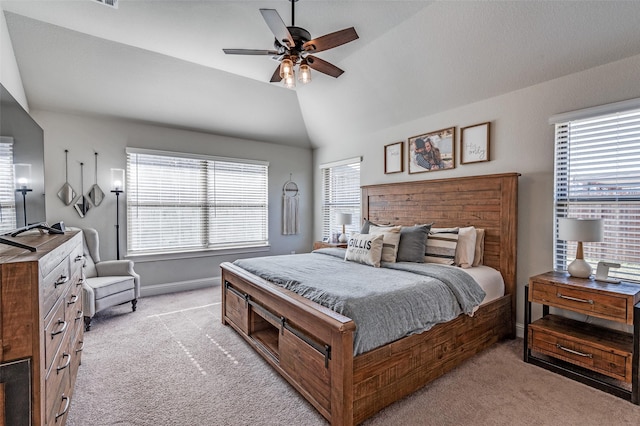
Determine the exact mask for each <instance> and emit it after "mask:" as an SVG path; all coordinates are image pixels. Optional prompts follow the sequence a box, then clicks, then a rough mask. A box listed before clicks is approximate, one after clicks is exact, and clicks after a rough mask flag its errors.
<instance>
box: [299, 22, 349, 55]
mask: <svg viewBox="0 0 640 426" xmlns="http://www.w3.org/2000/svg"><path fill="white" fill-rule="evenodd" d="M357 38H358V33H356V30H355V28H353V27H351V28H346V29H344V30H340V31H336V32H335V33H331V34H326V35H323V36H320V37H318V38H315V39H313V40H309V41H308V42H306V43H305V44H303V45H302V48H303V49H304V50H306V51H308V52H312V53H315V52H322V51H323V50H328V49H332V48H334V47H336V46H340V45H342V44H345V43H349V42H350V41H353V40H356V39H357Z"/></svg>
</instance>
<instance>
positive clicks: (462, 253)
mask: <svg viewBox="0 0 640 426" xmlns="http://www.w3.org/2000/svg"><path fill="white" fill-rule="evenodd" d="M475 252H476V228H475V227H473V226H467V227H464V228H460V229H458V246H457V247H456V257H455V263H456V265H458V266H460V267H462V268H465V269H466V268H471V266H472V265H473V259H474V257H475Z"/></svg>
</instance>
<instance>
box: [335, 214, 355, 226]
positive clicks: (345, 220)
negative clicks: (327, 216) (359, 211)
mask: <svg viewBox="0 0 640 426" xmlns="http://www.w3.org/2000/svg"><path fill="white" fill-rule="evenodd" d="M336 221H337V222H338V225H351V213H338V214H336Z"/></svg>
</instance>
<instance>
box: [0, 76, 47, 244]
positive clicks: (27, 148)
mask: <svg viewBox="0 0 640 426" xmlns="http://www.w3.org/2000/svg"><path fill="white" fill-rule="evenodd" d="M0 136H2V138H1V141H2V142H1V143H3V144H5V147H7V148H8V145H9V144H11V147H10V149H9V150H8V151H9V152H12V156H13V158H5V159H3V158H0V173H1V174H2V176H5V173H8V176H12V171H13V168H14V166H15V165H17V164H21V165H31V177H30V182H25V184H24V185H22V186H26V187H27V188H22V187H20V188H16V186H15V185H14V186H13V187H11V185H10V184H5V186H6V187H5V186H3V183H5V182H7V181H8V180H7V179H2V182H0V233H6V232H9V231H11V230H13V229H16V228H21V227H23V226H25V225H26V224H31V223H38V222H45V221H46V213H45V197H44V131H43V130H42V128H41V127H40V126H39V125H38V123H36V122H35V120H33V118H31V116H30V115H29V113H27V111H25V110H24V108H22V106H21V105H20V104H19V103H18V101H16V100H15V98H14V97H13V96H12V95H11V93H9V91H8V90H7V89H6V88H5V87H4V86H3V85H2V84H0ZM2 152H6V151H3V149H2V147H0V157H1V156H2ZM9 181H10V179H9ZM21 188H22V190H21ZM27 189H30V191H27ZM25 213H26V218H27V220H26V223H25V219H24V217H25Z"/></svg>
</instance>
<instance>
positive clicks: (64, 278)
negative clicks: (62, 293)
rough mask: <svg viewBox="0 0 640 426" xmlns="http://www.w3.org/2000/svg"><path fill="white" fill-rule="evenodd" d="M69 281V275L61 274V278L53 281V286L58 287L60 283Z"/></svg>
mask: <svg viewBox="0 0 640 426" xmlns="http://www.w3.org/2000/svg"><path fill="white" fill-rule="evenodd" d="M67 281H69V277H67V276H66V275H60V278H58V280H57V281H56V282H55V283H53V286H54V287H58V286H59V285H62V284H64V283H66V282H67Z"/></svg>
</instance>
